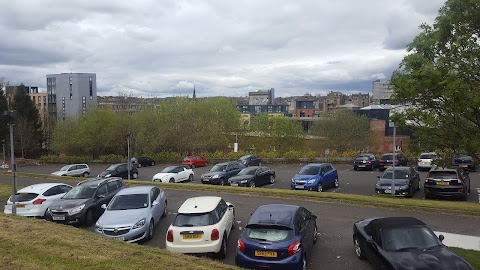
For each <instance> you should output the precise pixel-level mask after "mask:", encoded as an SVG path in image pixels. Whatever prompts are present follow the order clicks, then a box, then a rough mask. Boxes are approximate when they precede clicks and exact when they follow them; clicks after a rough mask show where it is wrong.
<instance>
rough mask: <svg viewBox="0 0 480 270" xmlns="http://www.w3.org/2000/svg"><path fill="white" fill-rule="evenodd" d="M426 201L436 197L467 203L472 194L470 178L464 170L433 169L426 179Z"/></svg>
mask: <svg viewBox="0 0 480 270" xmlns="http://www.w3.org/2000/svg"><path fill="white" fill-rule="evenodd" d="M424 192H425V199H431V198H433V197H435V196H441V197H456V198H459V199H461V200H464V201H466V200H467V199H468V195H469V194H470V176H469V173H468V171H466V170H464V169H462V168H455V169H449V168H442V167H434V168H432V169H431V170H430V171H429V172H428V174H427V177H426V179H425V184H424Z"/></svg>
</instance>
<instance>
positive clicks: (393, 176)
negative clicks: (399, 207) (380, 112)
mask: <svg viewBox="0 0 480 270" xmlns="http://www.w3.org/2000/svg"><path fill="white" fill-rule="evenodd" d="M389 126H390V127H393V156H392V159H393V160H392V187H391V190H392V196H393V197H395V160H396V154H395V152H396V150H397V146H396V145H395V143H396V140H397V138H396V135H397V129H396V127H395V123H394V122H393V121H390V124H389Z"/></svg>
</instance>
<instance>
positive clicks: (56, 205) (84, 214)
mask: <svg viewBox="0 0 480 270" xmlns="http://www.w3.org/2000/svg"><path fill="white" fill-rule="evenodd" d="M124 187H125V183H124V182H123V180H122V179H121V178H119V177H109V178H92V179H88V180H85V181H82V182H80V183H78V184H77V185H76V186H75V187H74V188H72V189H71V190H70V191H69V192H67V193H66V194H65V195H64V196H63V197H62V198H61V199H59V200H57V201H55V202H53V203H52V204H51V205H50V207H49V208H48V210H47V215H46V217H47V219H48V220H51V221H54V222H60V223H65V224H79V225H85V226H87V227H88V226H91V225H92V224H93V222H94V221H95V220H96V219H97V218H98V217H100V215H101V214H102V213H103V209H102V208H101V206H102V204H108V203H109V202H110V200H111V199H112V198H113V196H115V194H117V192H118V191H119V190H120V189H122V188H124Z"/></svg>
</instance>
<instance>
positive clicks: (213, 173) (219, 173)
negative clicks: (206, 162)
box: [203, 172, 225, 176]
mask: <svg viewBox="0 0 480 270" xmlns="http://www.w3.org/2000/svg"><path fill="white" fill-rule="evenodd" d="M203 175H204V176H214V175H225V172H207V173H204V174H203Z"/></svg>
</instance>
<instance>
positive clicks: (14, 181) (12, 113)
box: [3, 111, 17, 215]
mask: <svg viewBox="0 0 480 270" xmlns="http://www.w3.org/2000/svg"><path fill="white" fill-rule="evenodd" d="M3 116H5V117H7V118H8V122H9V124H8V125H9V126H10V158H11V162H10V166H11V167H12V192H13V196H15V194H17V178H16V169H17V166H16V165H15V151H14V148H13V126H14V125H15V124H14V123H13V121H14V119H15V118H16V116H17V112H16V111H5V112H4V113H3ZM4 147H5V146H4ZM4 155H5V151H4ZM12 214H13V215H16V214H17V204H16V202H13V204H12Z"/></svg>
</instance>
